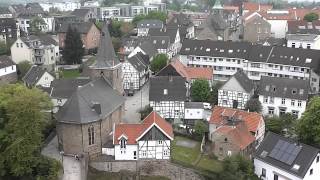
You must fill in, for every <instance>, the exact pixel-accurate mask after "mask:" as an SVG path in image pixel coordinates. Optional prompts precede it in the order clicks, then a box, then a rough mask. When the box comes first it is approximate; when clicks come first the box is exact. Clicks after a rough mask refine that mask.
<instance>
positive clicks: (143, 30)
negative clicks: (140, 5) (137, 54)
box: [137, 19, 163, 36]
mask: <svg viewBox="0 0 320 180" xmlns="http://www.w3.org/2000/svg"><path fill="white" fill-rule="evenodd" d="M162 28H163V22H162V21H160V20H156V19H144V20H141V21H139V22H138V23H137V29H138V35H137V36H147V35H148V33H149V29H162Z"/></svg>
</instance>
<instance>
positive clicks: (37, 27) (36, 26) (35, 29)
mask: <svg viewBox="0 0 320 180" xmlns="http://www.w3.org/2000/svg"><path fill="white" fill-rule="evenodd" d="M44 25H46V22H45V21H44V20H43V19H42V18H41V17H39V16H35V17H34V18H32V19H31V22H30V29H31V32H32V33H35V34H38V33H40V32H41V27H42V26H44Z"/></svg>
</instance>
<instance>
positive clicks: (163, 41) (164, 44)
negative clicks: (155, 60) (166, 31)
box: [150, 36, 170, 49]
mask: <svg viewBox="0 0 320 180" xmlns="http://www.w3.org/2000/svg"><path fill="white" fill-rule="evenodd" d="M150 42H151V43H152V45H153V46H154V47H155V48H156V49H168V48H169V45H170V37H169V36H151V37H150Z"/></svg>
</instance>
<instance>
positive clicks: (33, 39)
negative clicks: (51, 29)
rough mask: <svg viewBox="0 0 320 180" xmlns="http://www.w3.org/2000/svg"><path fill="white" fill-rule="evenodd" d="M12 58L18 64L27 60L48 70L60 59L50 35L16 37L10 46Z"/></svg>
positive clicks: (57, 49)
mask: <svg viewBox="0 0 320 180" xmlns="http://www.w3.org/2000/svg"><path fill="white" fill-rule="evenodd" d="M10 49H11V54H12V60H13V61H14V62H15V63H16V64H18V63H20V62H22V61H29V62H30V63H31V64H35V65H40V66H42V67H43V68H45V69H48V70H49V71H51V70H53V69H54V67H55V65H56V62H57V61H59V59H60V52H59V46H58V43H57V42H56V41H55V40H54V39H53V38H52V37H51V36H50V35H37V36H36V35H30V36H27V37H20V38H18V39H17V40H16V41H15V42H14V43H13V44H12V46H11V48H10Z"/></svg>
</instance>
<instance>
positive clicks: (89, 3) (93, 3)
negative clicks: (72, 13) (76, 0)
mask: <svg viewBox="0 0 320 180" xmlns="http://www.w3.org/2000/svg"><path fill="white" fill-rule="evenodd" d="M99 6H100V5H99V1H94V0H93V1H86V2H84V4H83V7H99Z"/></svg>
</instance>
